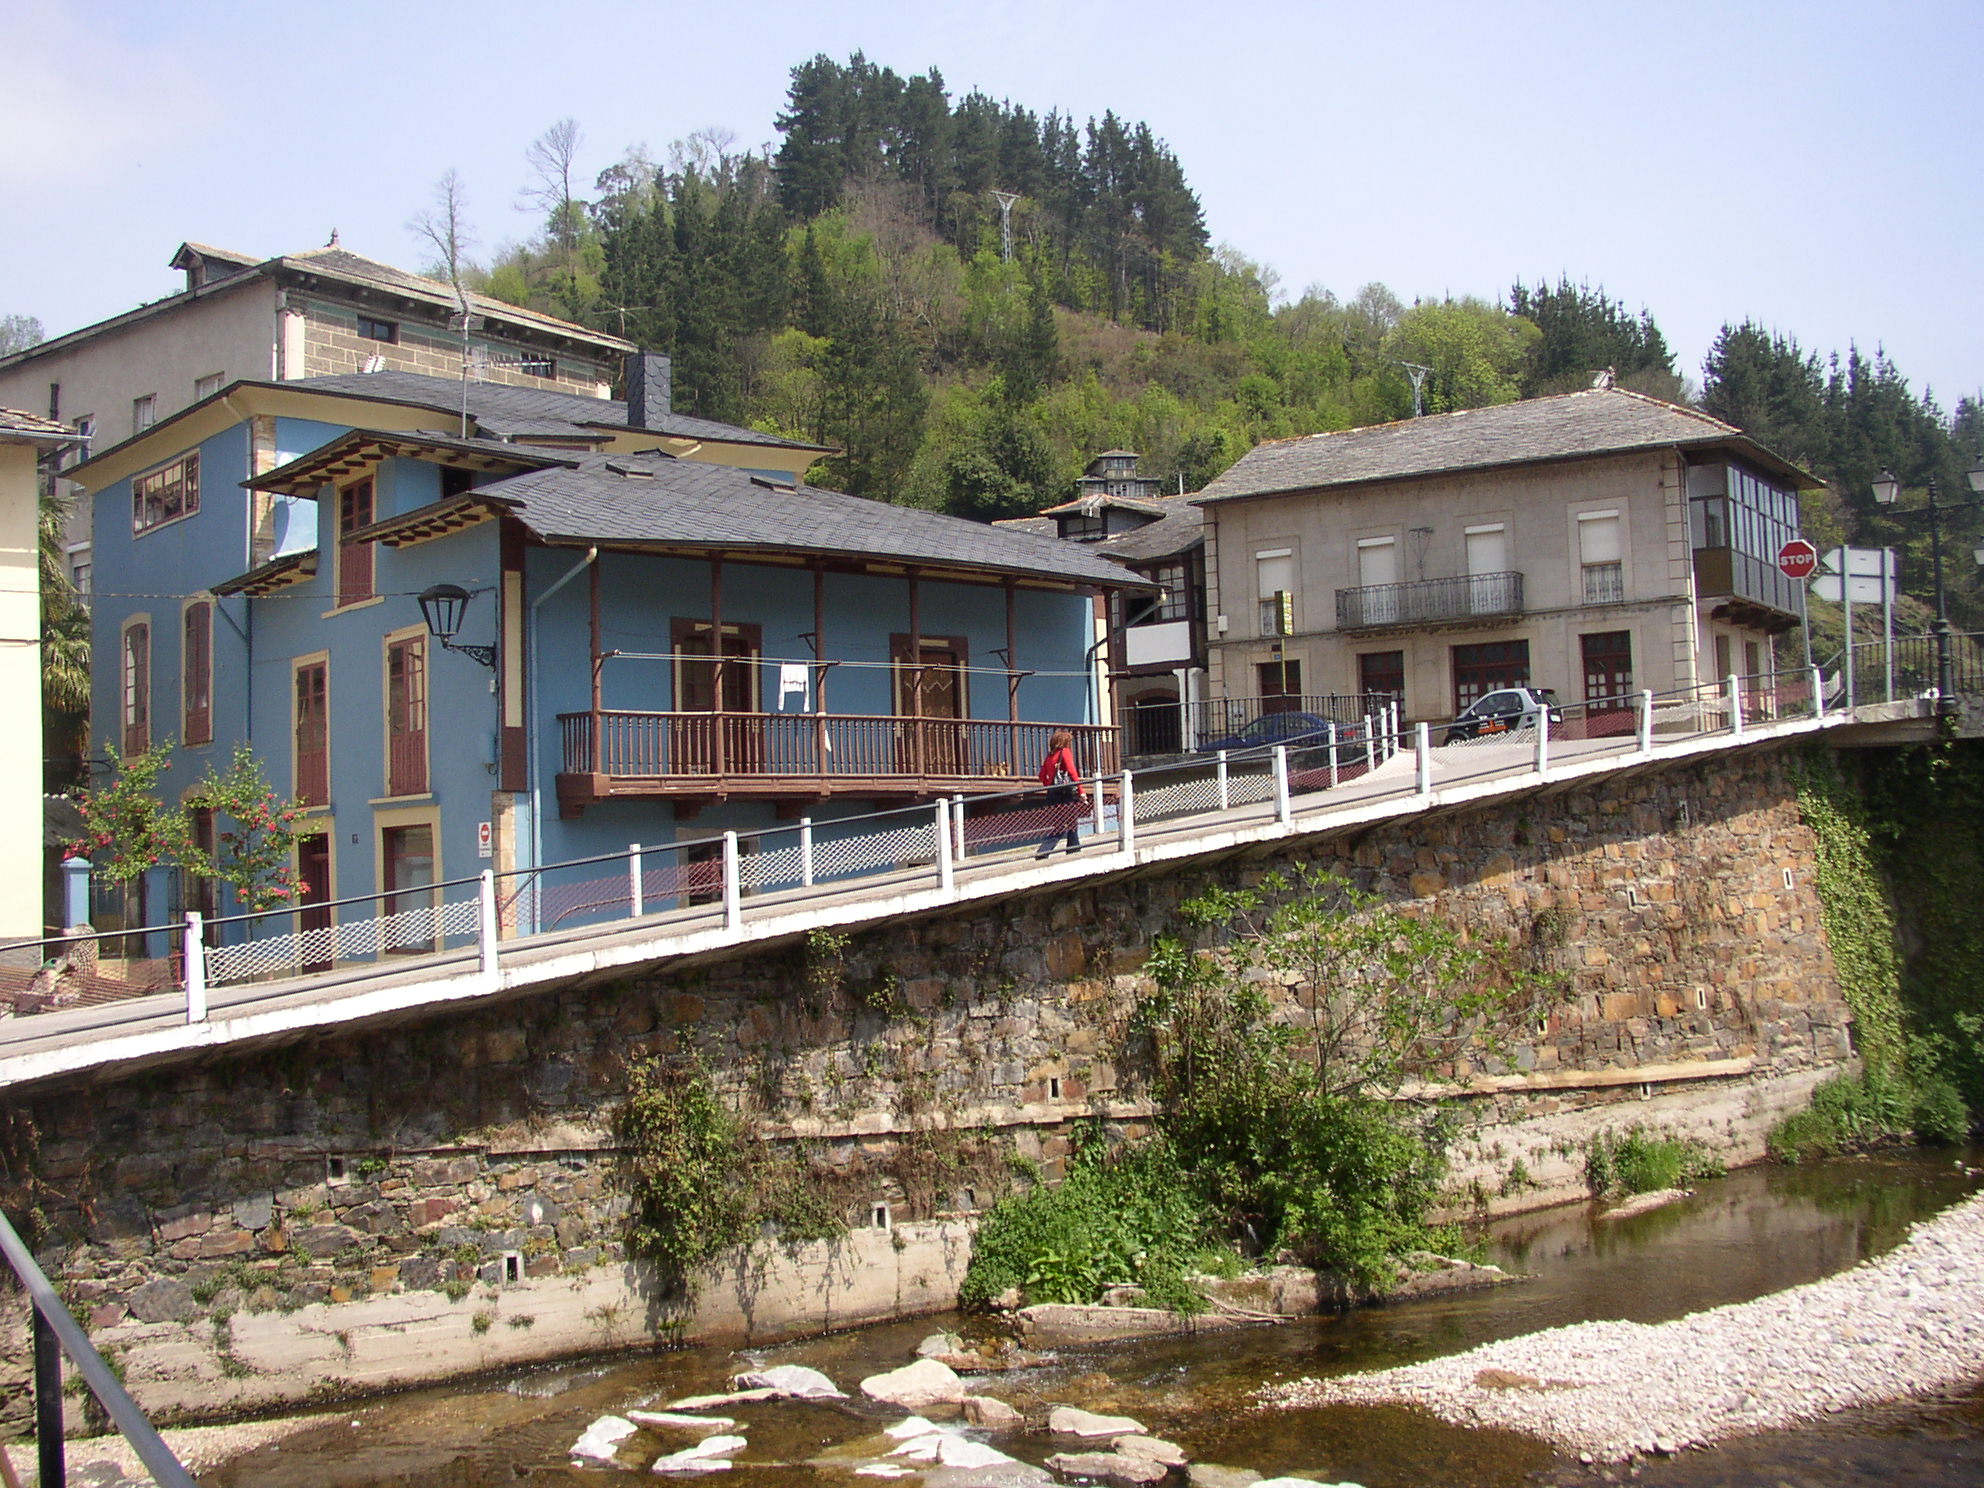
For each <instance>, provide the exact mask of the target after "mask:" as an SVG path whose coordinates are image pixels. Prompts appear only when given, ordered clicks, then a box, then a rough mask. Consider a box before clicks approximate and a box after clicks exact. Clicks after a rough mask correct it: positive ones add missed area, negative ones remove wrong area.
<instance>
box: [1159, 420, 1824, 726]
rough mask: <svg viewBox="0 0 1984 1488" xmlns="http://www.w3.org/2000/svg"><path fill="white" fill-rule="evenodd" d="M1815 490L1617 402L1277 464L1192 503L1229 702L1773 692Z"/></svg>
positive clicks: (1738, 447) (1421, 433)
mask: <svg viewBox="0 0 1984 1488" xmlns="http://www.w3.org/2000/svg"><path fill="white" fill-rule="evenodd" d="M1818 484H1819V483H1818V482H1817V481H1816V480H1815V479H1814V478H1813V477H1811V476H1810V475H1808V474H1806V473H1805V472H1804V471H1802V470H1799V469H1798V468H1797V467H1796V466H1794V465H1791V464H1789V463H1788V462H1786V461H1785V460H1783V459H1781V458H1779V457H1778V456H1776V455H1774V454H1772V453H1771V452H1770V451H1769V450H1767V449H1765V448H1764V447H1763V446H1762V445H1759V444H1758V443H1756V442H1755V441H1754V440H1751V439H1749V438H1747V437H1746V436H1745V435H1744V434H1743V433H1742V431H1741V430H1739V429H1736V428H1733V427H1731V426H1730V425H1728V424H1724V423H1721V422H1719V421H1717V420H1715V419H1712V418H1709V417H1707V416H1706V415H1704V414H1701V413H1697V412H1695V411H1694V410H1692V409H1687V408H1682V407H1679V406H1676V405H1674V404H1671V403H1663V402H1661V401H1659V400H1657V399H1654V398H1648V397H1645V396H1642V395H1640V394H1637V393H1629V392H1626V391H1624V390H1622V389H1615V388H1610V387H1605V388H1594V389H1591V390H1588V391H1584V392H1577V393H1567V394H1563V395H1561V396H1558V397H1552V398H1536V399H1531V400H1528V401H1525V402H1521V403H1509V404H1503V405H1500V406H1498V407H1493V408H1479V409H1472V410H1469V411H1466V412H1462V413H1450V414H1440V415H1436V416H1432V417H1427V418H1420V419H1412V420H1407V421H1404V422H1401V423H1395V424H1384V425H1379V426H1376V427H1372V428H1363V429H1348V430H1344V431H1342V432H1339V433H1329V434H1314V435H1309V436H1307V437H1304V438H1300V439H1286V440H1279V441H1276V442H1273V443H1270V444H1264V445H1261V446H1259V447H1258V448H1256V449H1255V450H1253V451H1252V452H1250V453H1249V454H1247V455H1246V456H1244V457H1243V458H1242V459H1240V460H1239V461H1238V462H1237V463H1236V464H1235V465H1234V466H1233V467H1232V468H1231V469H1229V470H1227V471H1226V472H1225V473H1224V474H1223V475H1221V476H1220V477H1219V478H1218V479H1217V480H1215V481H1213V482H1212V483H1211V484H1210V485H1208V486H1207V487H1206V489H1205V491H1204V492H1203V493H1201V494H1200V496H1199V497H1198V498H1196V499H1197V501H1198V504H1199V505H1200V506H1201V507H1202V508H1203V510H1204V513H1205V519H1206V573H1207V586H1208V594H1207V625H1208V632H1209V645H1208V665H1209V669H1210V672H1211V679H1210V687H1211V691H1212V693H1213V695H1214V696H1227V697H1243V696H1244V697H1254V698H1258V699H1260V700H1261V705H1262V708H1263V710H1264V711H1274V709H1275V708H1276V706H1277V705H1278V702H1279V700H1280V699H1281V698H1283V697H1290V698H1292V697H1293V696H1296V695H1300V694H1304V693H1308V694H1331V693H1338V694H1341V693H1389V694H1392V695H1394V696H1398V697H1402V698H1403V700H1404V709H1405V714H1406V716H1407V717H1408V718H1412V719H1444V718H1448V717H1451V716H1452V715H1453V714H1454V713H1456V712H1458V711H1459V710H1460V709H1461V708H1464V707H1465V706H1467V705H1468V704H1469V703H1471V702H1473V701H1474V700H1475V699H1476V698H1479V697H1480V696H1482V695H1483V694H1484V693H1486V692H1489V691H1491V690H1493V689H1495V688H1498V687H1509V686H1519V685H1524V684H1528V685H1533V686H1538V687H1549V688H1554V689H1555V690H1556V691H1557V693H1558V695H1559V696H1560V698H1561V699H1562V700H1563V701H1564V702H1566V703H1577V702H1585V701H1597V700H1602V699H1607V698H1616V697H1620V696H1623V695H1624V694H1627V693H1630V692H1635V691H1637V690H1639V689H1651V690H1653V691H1655V692H1661V691H1666V690H1669V689H1673V688H1680V687H1686V686H1690V685H1693V684H1695V683H1697V682H1700V681H1704V680H1710V679H1720V678H1723V677H1726V676H1728V675H1730V674H1732V673H1736V674H1742V675H1750V674H1755V673H1760V672H1764V671H1767V670H1768V669H1769V668H1770V666H1771V664H1772V662H1771V656H1772V646H1771V642H1772V638H1773V637H1774V636H1776V635H1778V634H1781V633H1783V632H1785V631H1788V630H1791V629H1794V628H1796V627H1797V626H1798V625H1799V624H1800V622H1801V619H1802V617H1803V613H1804V611H1803V605H1804V589H1803V585H1802V584H1800V583H1797V582H1794V581H1793V580H1790V579H1788V578H1786V577H1785V576H1784V575H1783V574H1782V573H1780V572H1779V571H1778V569H1777V567H1776V555H1777V552H1778V549H1779V548H1780V547H1781V546H1782V545H1783V543H1784V542H1785V541H1786V540H1787V539H1789V538H1791V537H1794V536H1796V535H1797V528H1798V492H1799V491H1800V490H1801V489H1811V488H1814V487H1816V486H1817V485H1818ZM1287 706H1300V705H1299V704H1293V703H1290V704H1288V705H1287Z"/></svg>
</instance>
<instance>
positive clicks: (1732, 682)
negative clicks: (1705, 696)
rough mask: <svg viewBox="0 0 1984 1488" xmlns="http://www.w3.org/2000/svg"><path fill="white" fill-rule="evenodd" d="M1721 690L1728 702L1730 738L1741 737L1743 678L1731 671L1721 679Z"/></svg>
mask: <svg viewBox="0 0 1984 1488" xmlns="http://www.w3.org/2000/svg"><path fill="white" fill-rule="evenodd" d="M1722 687H1723V691H1724V692H1725V693H1726V694H1727V695H1728V702H1729V733H1730V736H1731V737H1732V738H1736V739H1740V738H1742V737H1743V679H1742V678H1740V677H1738V676H1737V675H1736V674H1735V673H1734V672H1731V673H1730V674H1729V675H1728V677H1726V678H1725V679H1723V683H1722Z"/></svg>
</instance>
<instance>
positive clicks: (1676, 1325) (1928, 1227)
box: [1261, 1195, 1984, 1461]
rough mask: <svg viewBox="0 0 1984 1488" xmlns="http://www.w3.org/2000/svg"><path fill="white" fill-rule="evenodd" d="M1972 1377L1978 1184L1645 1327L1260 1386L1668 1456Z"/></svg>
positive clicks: (1558, 1334)
mask: <svg viewBox="0 0 1984 1488" xmlns="http://www.w3.org/2000/svg"><path fill="white" fill-rule="evenodd" d="M1980 1376H1984V1195H1980V1196H1978V1197H1976V1198H1972V1199H1970V1200H1968V1201H1967V1202H1965V1203H1962V1204H1959V1205H1956V1206H1954V1207H1953V1208H1951V1209H1949V1210H1947V1211H1945V1212H1944V1213H1942V1214H1940V1215H1938V1216H1936V1218H1934V1219H1932V1220H1928V1221H1926V1222H1924V1223H1922V1224H1919V1225H1917V1226H1916V1227H1915V1229H1914V1230H1913V1231H1912V1232H1911V1233H1910V1235H1909V1237H1908V1239H1907V1240H1906V1241H1905V1242H1904V1243H1903V1244H1901V1245H1900V1246H1898V1247H1896V1248H1895V1249H1894V1250H1892V1251H1890V1252H1888V1253H1887V1254H1886V1255H1884V1256H1880V1257H1877V1258H1875V1259H1873V1260H1870V1261H1867V1262H1864V1263H1862V1264H1861V1265H1859V1266H1857V1267H1855V1268H1854V1269H1853V1270H1851V1271H1845V1272H1842V1273H1840V1274H1839V1275H1837V1276H1831V1277H1828V1278H1826V1279H1825V1280H1823V1281H1817V1282H1813V1283H1810V1284H1809V1285H1806V1286H1801V1287H1794V1288H1792V1289H1790V1290H1789V1291H1783V1292H1776V1293H1773V1294H1772V1295H1770V1296H1767V1297H1759V1298H1757V1299H1756V1300H1754V1301H1751V1302H1743V1303H1736V1304H1732V1305H1731V1306H1727V1307H1717V1308H1713V1309H1711V1310H1709V1311H1707V1312H1698V1313H1693V1314H1691V1315H1689V1316H1688V1317H1684V1318H1677V1319H1675V1320H1674V1321H1672V1322H1667V1323H1659V1324H1646V1323H1627V1322H1598V1323H1577V1324H1574V1325H1572V1326H1569V1327H1563V1328H1551V1329H1548V1330H1546V1331H1544V1332H1541V1333H1532V1334H1529V1335H1527V1336H1525V1337H1522V1338H1512V1339H1506V1340H1504V1341H1502V1342H1499V1343H1491V1344H1486V1345H1484V1346H1482V1347H1480V1348H1477V1349H1471V1350H1469V1351H1468V1352H1467V1353H1464V1354H1455V1355H1452V1356H1450V1357H1448V1358H1444V1359H1434V1360H1429V1361H1428V1362H1426V1363H1423V1364H1413V1365H1409V1366H1406V1367H1404V1368H1399V1369H1387V1370H1383V1371H1379V1372H1376V1373H1371V1374H1361V1375H1348V1376H1344V1377H1341V1378H1337V1379H1325V1380H1316V1379H1304V1380H1296V1381H1292V1382H1290V1383H1287V1384H1283V1385H1276V1386H1272V1387H1270V1388H1269V1389H1267V1390H1264V1391H1263V1392H1262V1397H1261V1398H1262V1399H1263V1401H1264V1402H1265V1403H1267V1404H1271V1405H1278V1406H1283V1407H1299V1406H1316V1405H1330V1404H1379V1403H1386V1404H1407V1405H1417V1406H1421V1407H1423V1408H1425V1409H1426V1410H1428V1411H1431V1412H1432V1413H1433V1414H1434V1415H1436V1416H1438V1417H1440V1418H1441V1419H1442V1420H1444V1421H1448V1422H1451V1423H1453V1424H1455V1425H1460V1426H1488V1427H1500V1428H1504V1429H1507V1430H1511V1431H1520V1432H1526V1433H1528V1434H1530V1435H1532V1436H1538V1437H1542V1438H1543V1439H1544V1440H1546V1441H1548V1442H1550V1443H1552V1444H1553V1445H1554V1446H1556V1447H1558V1448H1559V1449H1561V1450H1563V1451H1566V1452H1573V1453H1578V1454H1581V1455H1583V1456H1584V1457H1585V1458H1586V1459H1587V1460H1590V1461H1621V1460H1624V1459H1626V1458H1629V1457H1633V1456H1636V1455H1639V1454H1643V1453H1650V1452H1659V1453H1665V1452H1675V1451H1680V1450H1681V1449H1683V1448H1685V1447H1690V1446H1698V1445H1701V1444H1704V1443H1707V1442H1713V1441H1718V1440H1721V1439H1723V1438H1725V1437H1732V1436H1742V1435H1747V1434H1749V1433H1752V1432H1759V1431H1769V1430H1775V1429H1778V1428H1780V1427H1784V1426H1789V1425H1792V1424H1794V1423H1797V1422H1800V1421H1809V1420H1812V1419H1814V1418H1816V1417H1820V1416H1823V1415H1826V1414H1828V1413H1830V1412H1834V1411H1841V1410H1846V1409H1849V1408H1851V1407H1855V1406H1865V1405H1876V1404H1880V1403H1882V1402H1885V1401H1892V1400H1901V1399H1905V1398H1907V1397H1910V1396H1916V1395H1927V1394H1932V1393H1934V1392H1936V1391H1938V1390H1943V1389H1948V1388H1951V1387H1954V1386H1960V1385H1964V1384H1968V1383H1970V1382H1971V1381H1974V1380H1976V1379H1978V1378H1979V1377H1980Z"/></svg>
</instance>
